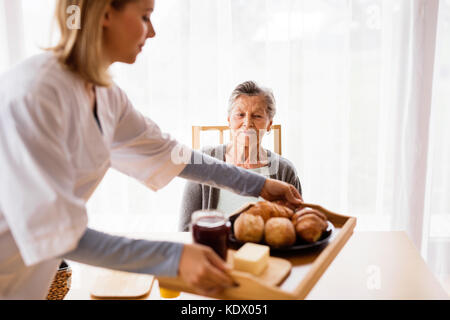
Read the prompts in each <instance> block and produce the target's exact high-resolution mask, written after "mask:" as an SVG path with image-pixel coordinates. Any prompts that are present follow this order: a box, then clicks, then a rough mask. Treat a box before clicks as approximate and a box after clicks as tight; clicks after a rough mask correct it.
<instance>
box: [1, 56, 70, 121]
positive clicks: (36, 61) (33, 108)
mask: <svg viewBox="0 0 450 320" xmlns="http://www.w3.org/2000/svg"><path fill="white" fill-rule="evenodd" d="M74 81H76V79H75V76H74V75H73V74H72V73H71V72H70V71H68V70H65V68H64V67H63V66H62V65H61V64H60V63H59V62H58V60H57V58H56V57H55V56H54V55H53V53H51V52H45V53H42V54H38V55H35V56H33V57H30V58H28V59H26V60H24V61H22V62H21V63H19V64H17V65H15V66H14V67H12V68H11V69H9V70H8V71H6V72H5V73H4V74H2V75H0V114H2V115H5V112H6V113H9V112H8V111H23V109H27V110H28V111H30V112H33V113H35V112H36V113H38V112H40V111H41V110H39V108H40V107H44V106H45V108H46V110H47V111H52V112H54V113H55V115H56V114H59V113H60V112H62V111H63V110H62V109H63V108H64V106H65V103H63V101H64V100H67V99H68V98H70V97H71V95H73V94H74V93H73V87H74ZM11 108H14V110H11ZM49 108H50V109H51V110H48V109H49ZM14 113H16V112H14ZM16 114H17V113H16Z"/></svg>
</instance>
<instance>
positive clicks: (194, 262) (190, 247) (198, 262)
mask: <svg viewBox="0 0 450 320" xmlns="http://www.w3.org/2000/svg"><path fill="white" fill-rule="evenodd" d="M230 270H231V269H230V267H229V266H228V265H227V264H226V263H225V261H223V260H222V259H221V258H220V257H219V256H218V255H217V254H216V253H215V252H214V251H213V250H212V249H211V248H210V247H207V246H203V245H199V244H185V245H184V249H183V253H182V254H181V259H180V265H179V269H178V274H179V275H180V277H181V278H182V279H183V280H184V281H185V282H186V283H187V284H188V285H190V286H191V287H193V288H195V289H196V290H197V291H198V292H199V293H200V294H203V295H214V294H217V293H219V292H221V291H222V290H224V289H226V288H230V287H233V286H235V282H234V281H233V279H232V278H231V277H230V276H229V275H228V274H227V273H228V272H229V271H230Z"/></svg>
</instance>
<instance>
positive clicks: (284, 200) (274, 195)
mask: <svg viewBox="0 0 450 320" xmlns="http://www.w3.org/2000/svg"><path fill="white" fill-rule="evenodd" d="M260 196H261V197H263V198H264V199H266V200H268V201H275V202H277V203H280V204H284V205H285V206H287V207H289V208H291V209H295V208H298V207H300V206H301V204H302V203H303V198H302V196H301V195H300V193H299V192H298V190H297V189H296V188H295V187H294V186H293V185H291V184H289V183H287V182H283V181H279V180H275V179H267V180H266V183H264V186H263V188H262V190H261V194H260Z"/></svg>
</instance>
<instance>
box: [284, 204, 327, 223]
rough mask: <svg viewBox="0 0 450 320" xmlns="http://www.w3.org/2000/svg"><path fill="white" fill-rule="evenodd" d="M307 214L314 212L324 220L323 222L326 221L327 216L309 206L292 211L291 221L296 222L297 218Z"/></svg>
mask: <svg viewBox="0 0 450 320" xmlns="http://www.w3.org/2000/svg"><path fill="white" fill-rule="evenodd" d="M307 214H315V215H316V216H318V217H319V218H321V219H322V220H323V221H325V222H326V221H327V217H326V216H325V215H324V214H323V213H322V212H319V211H317V210H314V209H310V208H304V209H300V210H297V211H296V212H295V213H294V215H293V216H292V218H291V220H292V223H293V224H295V223H296V222H297V219H298V218H300V217H302V216H305V215H307Z"/></svg>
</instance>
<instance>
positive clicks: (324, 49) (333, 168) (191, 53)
mask: <svg viewBox="0 0 450 320" xmlns="http://www.w3.org/2000/svg"><path fill="white" fill-rule="evenodd" d="M53 3H54V0H46V1H44V0H39V1H35V0H22V1H17V0H0V10H1V11H0V19H1V20H0V27H1V29H0V40H1V42H2V43H6V44H7V45H6V46H2V48H1V49H0V68H1V69H0V71H2V70H4V69H5V68H7V67H9V66H10V65H11V64H13V63H15V62H17V61H19V60H21V59H23V58H25V57H27V56H30V55H32V54H34V53H36V52H38V51H39V45H40V46H46V45H48V44H49V43H51V38H49V37H47V38H44V35H45V36H47V35H48V34H50V30H51V28H50V22H49V21H50V20H49V19H50V16H51V14H52V5H53ZM153 23H154V26H155V28H156V34H157V35H156V38H155V39H150V40H148V42H147V46H146V48H145V49H144V52H143V54H142V55H141V56H140V57H139V58H138V61H137V63H136V64H135V65H133V66H128V65H115V66H113V68H112V72H113V73H114V75H115V79H116V81H117V83H118V84H119V85H120V86H122V87H123V88H124V89H125V90H126V91H127V92H128V94H129V97H130V98H131V100H132V101H133V102H134V104H135V106H136V108H138V109H139V110H140V111H141V112H142V113H144V114H145V115H147V116H149V117H151V118H152V119H154V120H155V121H156V122H157V123H158V124H159V125H160V126H161V128H162V129H163V130H165V131H168V132H170V133H171V134H172V135H174V136H175V137H177V138H178V139H179V140H180V141H182V142H183V143H185V144H187V145H190V143H191V126H192V125H211V124H226V107H227V99H228V96H229V94H230V93H231V91H232V89H233V88H234V87H235V86H236V85H237V84H238V83H240V82H242V81H245V80H250V79H251V80H256V81H257V82H259V83H260V84H261V85H264V86H268V87H270V88H272V89H273V90H274V93H275V97H276V100H277V107H278V111H277V115H276V117H275V123H278V124H281V125H282V126H283V132H282V146H283V155H284V156H285V157H286V158H288V159H289V160H291V161H292V162H293V163H294V164H295V166H296V168H297V171H298V175H299V177H300V180H301V182H302V187H303V190H304V194H303V195H304V198H305V200H307V201H310V202H316V203H319V204H321V205H323V206H325V207H327V208H329V209H331V210H334V211H337V212H341V213H344V214H348V215H352V216H357V217H358V225H357V230H406V231H407V233H408V235H409V237H410V238H411V240H412V241H413V242H414V244H415V245H416V246H417V248H418V249H419V250H420V251H421V253H422V255H423V257H424V258H425V259H426V261H427V262H428V265H429V266H430V267H431V268H432V270H433V271H434V272H435V273H436V275H437V276H438V277H440V279H441V280H442V281H449V279H450V278H448V275H449V274H450V265H449V262H450V254H449V253H450V200H449V199H450V197H449V196H448V195H449V194H450V183H449V181H450V132H449V130H450V129H449V128H448V127H449V126H448V123H450V107H449V106H450V94H449V93H448V92H450V44H449V43H450V42H449V41H448V40H447V39H449V37H450V1H448V0H441V1H438V0H245V1H244V0H159V1H158V0H157V1H156V8H155V13H154V16H153ZM53 39H55V38H54V35H53ZM205 139H207V138H205ZM266 139H268V138H266ZM267 142H269V141H267ZM183 185H184V181H182V180H181V179H175V181H174V182H173V183H171V184H170V185H169V186H168V187H166V188H165V189H163V190H161V191H158V192H157V193H156V194H155V193H152V192H151V191H149V190H147V189H146V188H145V187H143V186H142V185H140V184H139V183H137V182H135V181H133V180H131V179H129V178H127V177H124V176H123V175H121V174H120V173H117V172H115V171H112V170H111V171H110V172H109V173H108V174H107V176H106V177H105V179H104V181H103V182H102V184H101V185H100V187H99V188H98V190H97V191H96V193H95V194H94V196H93V198H92V199H91V200H90V201H89V203H88V210H89V214H90V224H91V226H93V227H96V228H99V229H102V230H105V231H110V232H120V233H129V234H136V235H138V234H139V233H141V232H149V231H175V230H176V228H177V219H178V210H179V206H180V199H181V192H182V189H183ZM445 277H447V278H445Z"/></svg>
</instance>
